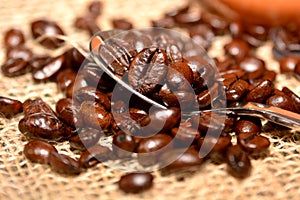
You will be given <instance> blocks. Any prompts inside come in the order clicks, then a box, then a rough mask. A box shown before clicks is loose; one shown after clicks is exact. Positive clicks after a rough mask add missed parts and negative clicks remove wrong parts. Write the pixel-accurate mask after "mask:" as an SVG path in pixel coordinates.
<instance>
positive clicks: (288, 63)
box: [279, 57, 300, 73]
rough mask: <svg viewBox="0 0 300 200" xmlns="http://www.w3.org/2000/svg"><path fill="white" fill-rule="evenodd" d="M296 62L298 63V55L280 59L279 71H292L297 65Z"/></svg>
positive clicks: (299, 61) (299, 59) (299, 60)
mask: <svg viewBox="0 0 300 200" xmlns="http://www.w3.org/2000/svg"><path fill="white" fill-rule="evenodd" d="M297 63H300V58H299V57H285V58H283V59H282V60H280V63H279V67H280V72H281V73H289V72H294V69H295V67H296V65H297Z"/></svg>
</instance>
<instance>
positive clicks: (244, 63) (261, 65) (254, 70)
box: [239, 57, 266, 80]
mask: <svg viewBox="0 0 300 200" xmlns="http://www.w3.org/2000/svg"><path fill="white" fill-rule="evenodd" d="M239 66H240V68H241V69H242V70H244V71H246V72H248V79H250V80H252V79H257V78H259V77H260V76H262V75H263V73H264V72H265V70H266V67H265V62H264V61H263V60H262V59H259V58H256V57H245V58H244V59H242V60H241V62H240V63H239Z"/></svg>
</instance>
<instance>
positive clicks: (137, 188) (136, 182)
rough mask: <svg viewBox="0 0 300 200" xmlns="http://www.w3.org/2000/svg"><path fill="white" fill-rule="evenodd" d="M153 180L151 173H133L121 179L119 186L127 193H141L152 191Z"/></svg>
mask: <svg viewBox="0 0 300 200" xmlns="http://www.w3.org/2000/svg"><path fill="white" fill-rule="evenodd" d="M153 179H154V177H153V176H152V174H150V173H149V172H131V173H128V174H125V175H123V176H122V177H121V178H120V180H119V182H118V186H119V188H120V189H121V190H122V191H124V192H126V193H139V192H143V191H145V190H148V189H150V188H151V187H152V185H153Z"/></svg>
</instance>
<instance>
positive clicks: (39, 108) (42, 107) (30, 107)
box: [23, 97, 57, 117]
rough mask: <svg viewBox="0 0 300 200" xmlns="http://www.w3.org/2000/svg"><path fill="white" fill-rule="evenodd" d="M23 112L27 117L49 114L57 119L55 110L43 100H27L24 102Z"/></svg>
mask: <svg viewBox="0 0 300 200" xmlns="http://www.w3.org/2000/svg"><path fill="white" fill-rule="evenodd" d="M23 110H24V114H25V116H26V115H35V114H40V113H41V114H48V115H52V116H54V117H56V116H57V115H56V113H55V112H54V110H53V109H52V108H51V107H50V106H49V105H48V104H47V103H46V102H45V101H43V99H42V98H40V97H38V98H36V99H27V100H25V101H24V102H23Z"/></svg>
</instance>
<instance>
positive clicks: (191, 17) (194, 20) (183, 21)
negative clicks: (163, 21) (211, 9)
mask: <svg viewBox="0 0 300 200" xmlns="http://www.w3.org/2000/svg"><path fill="white" fill-rule="evenodd" d="M173 18H174V20H175V22H176V23H177V24H179V25H180V26H190V25H195V24H198V23H199V22H200V20H201V14H200V13H197V12H193V13H192V12H186V13H178V14H177V15H175V16H174V17H173Z"/></svg>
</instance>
